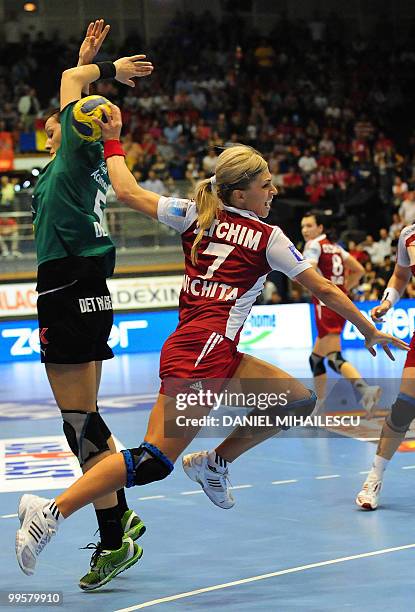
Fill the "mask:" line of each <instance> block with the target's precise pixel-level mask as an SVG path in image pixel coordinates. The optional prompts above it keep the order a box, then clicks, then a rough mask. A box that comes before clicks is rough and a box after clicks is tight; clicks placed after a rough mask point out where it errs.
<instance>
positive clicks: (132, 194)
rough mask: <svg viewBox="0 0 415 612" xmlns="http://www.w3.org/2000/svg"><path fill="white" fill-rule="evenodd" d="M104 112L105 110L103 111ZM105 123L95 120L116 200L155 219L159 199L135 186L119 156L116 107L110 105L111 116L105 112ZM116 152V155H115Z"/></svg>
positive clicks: (118, 129)
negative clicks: (100, 131) (99, 131)
mask: <svg viewBox="0 0 415 612" xmlns="http://www.w3.org/2000/svg"><path fill="white" fill-rule="evenodd" d="M104 112H105V109H104ZM105 116H106V118H107V122H106V123H104V122H102V121H100V120H99V119H95V121H96V123H98V125H99V126H100V127H101V130H102V139H103V141H104V154H105V160H106V162H107V168H108V173H109V177H110V181H111V184H112V187H113V189H114V191H115V195H116V196H117V198H118V200H120V201H121V202H124V203H125V204H127V206H129V207H130V208H133V209H134V210H138V211H140V212H142V213H144V214H145V215H148V216H149V217H153V219H157V205H158V201H159V199H160V196H159V194H158V193H154V192H153V191H148V190H147V189H143V188H142V187H140V186H139V185H138V184H137V181H136V180H135V178H134V176H133V175H132V174H131V172H130V171H129V169H128V168H127V166H126V164H125V160H124V156H123V155H122V154H119V151H120V149H121V145H119V144H118V147H117V143H119V139H120V134H121V128H122V120H121V111H120V109H119V108H118V106H115V104H111V115H108V114H107V113H106V112H105ZM111 144H115V147H114V148H113V151H116V152H115V153H113V152H112V151H110V147H111ZM117 151H118V154H117Z"/></svg>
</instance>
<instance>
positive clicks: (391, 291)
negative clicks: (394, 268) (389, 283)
mask: <svg viewBox="0 0 415 612" xmlns="http://www.w3.org/2000/svg"><path fill="white" fill-rule="evenodd" d="M400 299H401V295H400V293H399V291H397V290H396V289H395V288H394V287H387V288H386V289H385V292H384V294H383V295H382V300H381V302H384V301H385V300H388V302H390V303H391V305H392V306H395V304H396V302H399V300H400Z"/></svg>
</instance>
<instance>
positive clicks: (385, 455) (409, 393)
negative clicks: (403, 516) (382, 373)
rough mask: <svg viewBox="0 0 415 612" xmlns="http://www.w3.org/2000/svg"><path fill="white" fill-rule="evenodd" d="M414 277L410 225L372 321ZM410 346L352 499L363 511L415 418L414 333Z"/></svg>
mask: <svg viewBox="0 0 415 612" xmlns="http://www.w3.org/2000/svg"><path fill="white" fill-rule="evenodd" d="M414 274H415V225H410V226H408V227H405V228H404V229H403V230H402V231H401V234H400V236H399V243H398V254H397V260H396V265H395V268H394V271H393V274H392V276H391V278H390V280H389V283H388V286H387V288H386V289H385V292H384V294H383V297H382V302H381V304H380V305H379V306H377V307H376V308H374V309H373V310H372V312H371V315H372V319H373V321H375V322H376V323H380V322H382V321H383V317H384V316H385V314H386V313H387V312H388V311H389V310H390V309H391V308H392V307H393V306H395V304H396V303H397V302H398V301H399V299H400V297H401V295H402V293H403V292H404V291H405V288H406V286H407V285H408V283H409V282H410V280H411V277H412V275H414ZM410 346H411V350H410V351H409V353H408V354H407V356H406V361H405V364H404V367H403V372H402V380H401V386H400V390H399V394H398V397H397V398H396V401H395V403H394V404H393V405H392V408H391V411H390V413H389V415H388V416H387V417H386V418H385V421H384V423H383V427H382V432H381V435H380V439H379V443H378V447H377V450H376V455H375V458H374V460H373V464H372V468H371V470H370V472H369V474H368V476H367V478H366V480H365V482H364V484H363V487H362V490H361V491H360V492H359V493H358V495H357V497H356V504H357V505H358V506H360V507H361V508H363V509H365V510H376V508H377V507H378V503H379V495H380V491H381V489H382V483H383V473H384V471H385V469H386V467H387V465H388V463H389V461H390V460H391V459H392V457H393V455H394V454H395V452H396V451H397V450H398V448H399V446H400V444H401V442H403V440H404V439H405V436H406V432H407V431H408V429H409V427H410V425H411V423H412V421H413V419H414V418H415V334H414V335H413V336H412V340H411V344H410Z"/></svg>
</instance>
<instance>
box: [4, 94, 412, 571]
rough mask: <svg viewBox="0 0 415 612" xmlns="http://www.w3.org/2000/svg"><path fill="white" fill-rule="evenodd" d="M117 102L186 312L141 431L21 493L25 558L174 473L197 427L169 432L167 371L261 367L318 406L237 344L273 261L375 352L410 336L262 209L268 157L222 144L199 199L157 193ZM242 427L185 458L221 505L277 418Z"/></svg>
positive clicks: (172, 410)
mask: <svg viewBox="0 0 415 612" xmlns="http://www.w3.org/2000/svg"><path fill="white" fill-rule="evenodd" d="M111 109H112V115H111V116H108V117H107V123H103V122H100V121H97V122H98V123H99V125H100V126H101V129H102V134H103V139H104V143H105V144H104V154H105V158H106V161H107V166H108V171H109V175H110V180H111V183H112V185H113V187H114V190H115V193H116V194H117V197H118V198H119V199H120V200H121V201H123V202H125V203H126V204H127V205H128V206H130V207H131V208H133V209H135V210H138V211H140V212H143V213H145V214H147V215H148V216H150V217H152V218H154V219H158V220H159V221H160V222H162V223H165V224H166V225H168V226H169V227H171V228H174V229H176V230H177V231H178V232H179V233H180V234H181V237H182V246H183V251H184V257H185V275H184V280H183V289H182V292H181V295H180V320H179V325H178V327H177V329H176V331H175V332H174V333H173V334H172V335H171V336H170V337H169V338H168V339H167V341H166V342H165V344H164V346H163V349H162V352H161V356H160V377H161V388H160V393H159V396H158V399H157V401H156V403H155V405H154V407H153V409H152V412H151V414H150V418H149V423H148V428H147V432H146V435H145V437H144V441H143V442H142V443H141V444H140V445H139V446H138V447H136V448H131V449H127V450H124V451H122V452H121V453H118V454H116V455H112V456H111V457H108V458H106V459H104V460H103V461H101V462H100V463H98V464H97V465H96V466H94V467H93V468H91V470H89V471H88V472H87V474H85V475H84V476H83V477H82V478H80V479H79V480H78V481H77V482H76V483H75V484H74V485H72V486H71V487H70V488H69V489H68V490H67V491H65V492H64V493H63V494H62V495H59V496H58V497H57V498H56V500H53V502H52V501H51V500H47V499H42V498H40V497H36V496H28V495H26V496H23V497H22V499H21V501H20V506H19V515H21V514H22V509H24V511H25V517H23V518H21V528H20V529H19V530H18V532H17V536H16V554H17V558H18V561H19V564H20V565H21V566H22V564H23V563H24V558H25V555H28V554H31V555H32V556H33V557H35V556H37V555H38V554H39V553H40V552H41V550H42V549H43V548H44V546H45V545H46V543H47V542H48V541H49V540H50V538H51V537H52V536H53V535H54V534H55V533H56V530H57V528H58V525H59V523H60V522H62V520H63V519H64V518H67V517H68V516H69V515H70V514H72V513H73V512H76V510H78V509H80V508H81V507H83V506H84V505H86V504H88V503H91V502H92V501H93V500H94V499H96V498H97V497H100V496H102V495H104V494H106V493H108V492H110V491H114V490H117V489H119V488H120V487H121V486H124V485H126V486H127V487H131V486H134V485H145V484H148V483H151V482H154V481H157V480H162V479H163V478H166V477H167V476H168V475H169V474H170V473H171V471H172V470H173V466H174V462H175V461H176V459H177V458H178V457H179V455H180V454H181V453H182V452H183V450H184V449H185V448H186V446H187V445H188V444H189V443H190V442H191V440H192V439H193V438H194V436H195V435H196V433H197V431H198V430H199V427H197V426H193V424H191V425H190V426H189V427H188V428H186V429H185V430H184V431H183V433H182V435H181V436H179V435H177V436H176V437H167V436H166V435H165V424H166V423H168V422H169V421H170V420H172V419H174V418H175V416H177V410H176V406H177V402H176V397H175V396H174V395H173V396H169V395H167V392H168V389H167V385H166V382H167V379H168V378H175V379H176V380H182V381H183V385H184V386H185V385H187V384H188V383H189V381H191V380H193V381H194V382H195V383H196V384H198V383H199V382H200V381H201V380H206V379H219V378H220V379H224V378H226V379H230V378H232V377H235V378H237V379H239V380H240V381H241V382H242V383H243V382H246V381H247V380H249V379H255V380H256V382H258V381H260V382H261V381H263V384H264V391H266V392H269V391H270V389H272V391H273V392H274V393H275V394H279V393H281V392H284V391H286V389H287V384H289V388H290V392H291V393H290V401H289V402H288V404H287V405H286V406H285V408H284V412H285V413H286V414H287V413H291V414H295V415H300V416H307V415H310V414H311V413H312V412H313V410H314V407H315V403H316V396H315V394H314V392H312V391H310V390H308V389H306V388H305V387H304V386H303V385H302V384H301V383H300V382H299V381H297V380H296V379H294V378H292V377H290V376H289V375H288V374H287V373H286V372H284V371H283V370H281V369H279V368H278V367H276V366H274V365H271V364H269V363H266V362H264V361H261V360H259V359H256V358H255V357H252V356H251V355H245V354H242V353H240V352H239V351H238V349H237V344H238V339H239V335H240V332H241V329H242V326H243V324H244V322H245V320H246V318H247V316H248V314H249V312H250V309H251V306H252V304H253V303H254V301H255V299H256V297H257V296H258V295H259V293H260V292H261V290H262V288H263V285H264V281H265V278H266V276H267V274H268V273H269V272H270V271H271V270H272V269H278V270H282V271H283V272H284V273H285V274H287V275H289V276H290V277H291V278H295V279H296V280H297V281H298V282H300V283H302V284H303V285H304V286H305V287H307V288H308V289H309V290H310V291H312V292H313V293H315V294H316V295H317V296H318V297H319V299H322V300H323V301H324V302H325V303H327V304H329V305H330V307H331V308H333V309H336V310H337V311H338V312H339V313H340V314H341V315H342V316H344V317H346V318H348V319H350V320H351V321H352V322H353V323H354V324H355V325H356V326H357V327H358V329H359V330H360V331H361V333H362V334H363V335H364V337H365V345H366V347H367V348H368V349H369V351H370V352H371V353H372V354H376V353H375V351H374V349H373V346H374V345H375V344H380V345H382V346H383V348H384V350H385V352H386V353H387V354H388V355H389V356H390V357H391V358H393V357H392V354H391V352H390V349H389V347H388V346H387V345H388V344H389V343H390V344H393V345H394V346H397V347H401V348H404V349H408V348H409V347H408V345H407V344H406V343H405V342H403V341H401V340H398V339H396V338H393V337H392V336H390V335H387V334H382V333H381V332H379V331H378V330H377V329H376V328H375V327H374V326H373V325H372V324H371V323H370V322H369V321H367V320H366V319H365V317H363V315H361V313H360V312H359V311H358V310H357V308H356V307H355V306H354V305H353V303H352V302H351V301H350V300H349V299H348V298H347V297H346V296H345V295H344V293H343V292H342V291H340V290H339V289H338V288H337V287H336V286H335V285H333V284H332V283H331V282H330V281H328V280H327V279H325V278H323V277H322V276H321V275H319V274H317V272H316V271H315V270H313V268H312V266H311V265H310V264H309V263H307V262H306V261H305V260H304V259H303V257H302V255H301V254H300V253H299V252H298V251H297V250H296V249H295V247H294V246H293V244H292V242H291V241H290V240H289V239H288V238H287V237H286V236H285V235H284V233H283V232H282V231H281V229H280V228H279V227H273V226H271V225H268V224H267V223H265V222H264V221H262V220H261V219H260V217H262V218H265V217H267V215H268V213H269V210H270V207H271V202H272V199H273V197H274V195H275V194H276V193H277V190H276V188H275V187H274V185H273V184H272V177H271V174H270V172H269V169H268V165H267V163H266V161H265V160H264V158H263V157H262V156H261V155H260V154H259V153H258V152H257V151H255V150H254V149H252V148H251V147H247V146H243V145H239V146H234V147H231V148H228V149H226V150H224V151H223V152H222V153H221V154H220V156H219V157H218V161H217V165H216V175H215V176H214V177H212V178H211V179H205V180H202V181H201V182H200V183H199V184H198V185H197V187H196V193H195V199H194V201H191V200H181V199H178V198H165V197H160V196H159V195H158V194H156V193H153V192H151V191H147V190H145V189H143V188H141V187H140V186H139V185H137V182H136V180H135V179H134V177H133V175H132V174H131V173H130V171H129V170H128V168H127V166H126V165H125V161H124V153H123V150H122V147H121V144H120V142H119V136H120V132H121V113H120V110H119V108H118V107H116V106H114V105H112V106H111ZM209 411H210V408H209V410H207V409H206V407H201V406H198V407H195V409H194V413H195V414H199V416H201V415H203V414H208V412H209ZM254 411H255V410H254ZM242 429H243V427H237V428H236V429H235V430H234V431H233V432H232V433H231V434H230V436H228V438H227V439H226V440H225V441H224V442H222V444H220V445H219V446H218V447H217V448H215V449H213V450H212V451H211V452H208V451H203V452H200V453H193V454H192V455H188V456H187V457H185V459H184V467H185V471H186V473H187V474H188V475H189V476H190V477H191V478H192V479H193V480H195V481H197V482H199V483H200V484H201V485H202V487H203V489H204V491H205V493H206V494H207V495H208V496H209V497H210V499H211V500H212V501H213V502H214V503H215V504H216V505H218V506H219V507H221V508H230V507H232V506H233V504H234V499H233V497H232V494H231V491H230V490H229V488H228V482H227V474H228V463H229V462H231V461H233V460H234V459H236V458H237V457H239V456H240V455H241V454H242V453H244V452H246V451H247V450H249V449H250V448H253V447H254V446H256V445H257V444H259V443H260V442H261V441H263V440H265V439H266V438H268V437H270V436H272V435H274V434H275V433H276V428H275V427H269V428H266V427H264V428H256V430H255V431H254V433H253V434H252V435H250V436H248V437H241V434H242V433H243V432H242V431H241V430H242ZM51 503H53V504H55V506H56V508H57V509H58V513H57V514H52V513H51V512H50V511H49V510H48V508H49V506H50V504H51ZM26 516H27V517H28V518H26ZM33 521H36V522H37V523H38V524H39V525H40V526H41V529H42V534H43V536H44V537H43V540H42V546H37V547H36V546H34V544H33V542H32V536H31V533H30V529H31V524H32V522H33ZM33 569H34V567H33Z"/></svg>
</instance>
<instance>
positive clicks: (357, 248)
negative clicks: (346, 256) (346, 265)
mask: <svg viewBox="0 0 415 612" xmlns="http://www.w3.org/2000/svg"><path fill="white" fill-rule="evenodd" d="M348 251H349V253H350V255H352V257H354V258H355V259H357V261H358V262H359V263H360V264H362V265H364V264H365V263H366V262H367V261H369V255H368V253H366V251H365V250H364V249H363V247H362V245H361V244H356V243H355V242H354V241H353V240H350V241H349V244H348Z"/></svg>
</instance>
